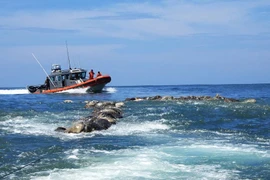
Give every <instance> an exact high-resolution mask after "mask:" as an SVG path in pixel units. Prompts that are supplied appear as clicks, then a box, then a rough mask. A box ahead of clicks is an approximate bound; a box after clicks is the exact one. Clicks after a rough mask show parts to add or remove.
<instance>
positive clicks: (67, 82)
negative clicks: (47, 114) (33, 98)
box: [27, 64, 111, 94]
mask: <svg viewBox="0 0 270 180" xmlns="http://www.w3.org/2000/svg"><path fill="white" fill-rule="evenodd" d="M86 73H87V71H86V70H84V69H82V68H69V69H66V70H62V69H61V66H60V65H58V64H53V65H52V68H51V73H50V75H48V74H47V73H46V74H47V79H46V81H45V83H44V84H42V85H32V86H27V89H28V91H29V92H30V93H34V94H49V93H56V92H61V91H65V90H69V89H76V88H87V87H88V89H87V92H93V93H99V92H102V89H103V88H104V86H105V85H106V84H107V83H109V82H111V77H110V76H109V75H101V76H99V77H96V78H93V79H89V78H86Z"/></svg>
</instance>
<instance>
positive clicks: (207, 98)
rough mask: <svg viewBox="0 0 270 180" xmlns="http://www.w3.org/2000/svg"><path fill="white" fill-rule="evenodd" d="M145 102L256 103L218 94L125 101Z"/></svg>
mask: <svg viewBox="0 0 270 180" xmlns="http://www.w3.org/2000/svg"><path fill="white" fill-rule="evenodd" d="M144 100H151V101H192V100H194V101H224V102H227V103H230V102H242V103H255V102H256V100H255V99H246V100H242V101H241V100H238V99H234V98H227V97H224V96H221V95H219V94H216V96H214V97H211V96H180V97H173V96H159V95H157V96H150V97H133V98H126V100H125V101H144Z"/></svg>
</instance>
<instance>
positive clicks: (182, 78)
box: [0, 0, 270, 87]
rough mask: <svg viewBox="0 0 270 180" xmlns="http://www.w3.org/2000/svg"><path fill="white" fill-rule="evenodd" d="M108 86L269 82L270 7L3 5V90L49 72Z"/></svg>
mask: <svg viewBox="0 0 270 180" xmlns="http://www.w3.org/2000/svg"><path fill="white" fill-rule="evenodd" d="M65 41H67V42H68V46H69V53H70V59H71V64H72V66H73V67H82V68H85V69H88V70H89V69H94V70H95V71H101V72H102V73H103V74H109V75H111V77H112V82H111V83H110V85H111V86H118V85H120V86H123V85H178V84H235V83H240V84H245V83H269V82H270V1H269V0H257V1H254V0H239V1H238V0H234V1H233V0H205V1H203V0H160V1H158V0H148V1H144V0H114V1H111V0H102V1H101V0H77V1H71V0H57V1H55V0H46V1H36V0H24V1H21V0H12V1H10V0H1V1H0V54H1V56H0V81H1V85H0V86H1V87H25V86H27V85H29V84H41V83H43V81H44V80H45V74H44V72H43V71H42V69H41V68H40V66H39V65H38V64H37V62H36V61H35V59H34V58H33V57H32V55H31V53H34V54H35V56H36V57H37V58H38V59H39V61H40V62H41V64H42V65H43V66H44V68H45V69H46V70H47V71H48V72H49V71H50V67H51V64H55V63H58V64H61V65H62V68H67V67H68V62H67V56H66V46H65Z"/></svg>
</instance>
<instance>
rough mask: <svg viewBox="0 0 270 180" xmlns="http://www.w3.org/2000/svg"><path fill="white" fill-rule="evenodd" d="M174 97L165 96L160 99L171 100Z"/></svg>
mask: <svg viewBox="0 0 270 180" xmlns="http://www.w3.org/2000/svg"><path fill="white" fill-rule="evenodd" d="M173 99H174V97H173V96H163V97H162V98H161V99H160V100H161V101H169V100H173Z"/></svg>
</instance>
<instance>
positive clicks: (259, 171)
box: [0, 84, 270, 180]
mask: <svg viewBox="0 0 270 180" xmlns="http://www.w3.org/2000/svg"><path fill="white" fill-rule="evenodd" d="M216 94H220V95H221V96H224V97H229V98H236V99H239V100H241V101H243V100H246V99H250V98H254V99H256V103H243V102H234V103H226V102H222V101H138V102H135V101H125V99H126V98H131V97H145V96H156V95H160V96H167V95H168V96H174V97H180V96H190V95H194V96H202V95H207V96H215V95H216ZM65 100H72V103H64V101H65ZM90 100H98V101H117V102H121V101H123V102H124V103H125V106H124V107H122V110H123V116H124V117H123V118H122V119H119V120H118V122H117V123H116V124H115V125H112V126H111V127H110V128H109V129H107V130H104V131H96V132H92V133H81V134H66V133H61V132H56V131H54V130H55V129H56V128H57V127H59V126H63V127H70V126H71V125H72V123H73V122H74V121H76V120H77V119H80V118H82V117H85V116H88V115H90V114H91V109H86V108H85V101H90ZM0 179H38V180H43V179H46V180H58V179H59V180H70V179H72V180H75V179H79V180H84V179H87V180H88V179H91V180H95V179H106V180H107V179H123V180H126V179H136V180H137V179H192V180H196V179H198V180H201V179H206V180H208V179H210V180H212V179H226V180H227V179H270V84H249V85H175V86H126V87H124V86H121V87H111V86H107V87H105V89H104V92H103V93H99V94H89V93H86V90H85V89H77V90H71V91H66V92H62V93H56V94H47V95H44V94H39V95H34V94H29V93H28V92H27V90H26V89H25V88H0Z"/></svg>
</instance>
